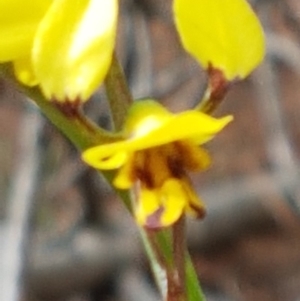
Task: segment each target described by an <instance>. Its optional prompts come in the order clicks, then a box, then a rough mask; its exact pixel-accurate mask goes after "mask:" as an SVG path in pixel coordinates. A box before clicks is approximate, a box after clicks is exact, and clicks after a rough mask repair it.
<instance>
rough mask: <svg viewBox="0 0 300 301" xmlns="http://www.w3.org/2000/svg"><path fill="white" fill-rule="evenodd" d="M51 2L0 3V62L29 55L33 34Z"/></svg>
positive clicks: (15, 0)
mask: <svg viewBox="0 0 300 301" xmlns="http://www.w3.org/2000/svg"><path fill="white" fill-rule="evenodd" d="M51 3H52V0H30V1H22V0H1V1H0V14H1V17H0V36H1V39H0V62H7V61H12V60H15V59H17V58H21V57H25V56H26V55H29V53H30V51H31V47H32V42H33V38H34V34H35V32H36V29H37V27H38V25H39V22H40V21H41V19H42V18H43V16H44V15H45V13H46V11H47V9H48V8H49V6H50V4H51Z"/></svg>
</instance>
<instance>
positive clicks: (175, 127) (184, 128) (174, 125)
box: [82, 104, 233, 169]
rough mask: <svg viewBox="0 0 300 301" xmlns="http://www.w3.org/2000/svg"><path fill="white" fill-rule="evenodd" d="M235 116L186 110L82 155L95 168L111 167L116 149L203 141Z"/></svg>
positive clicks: (133, 150) (123, 150)
mask: <svg viewBox="0 0 300 301" xmlns="http://www.w3.org/2000/svg"><path fill="white" fill-rule="evenodd" d="M157 105H158V106H159V104H157ZM149 114H150V115H151V112H149ZM232 119H233V118H232V116H226V117H223V118H220V119H216V118H214V117H211V116H209V115H206V114H204V113H202V112H198V111H186V112H183V113H180V114H178V115H172V116H171V117H169V118H168V121H165V122H164V123H163V124H162V125H161V126H160V127H155V128H154V129H153V130H151V131H148V132H145V134H144V136H138V137H132V138H131V139H128V140H125V141H120V142H115V143H110V144H104V145H100V146H95V147H92V148H90V149H88V150H86V151H85V152H84V153H83V155H82V158H83V160H84V161H85V162H87V163H88V164H89V165H91V166H93V167H95V168H98V169H111V168H112V165H110V166H108V167H106V166H107V165H106V161H107V160H109V158H110V157H112V158H113V157H114V156H115V155H116V154H117V153H120V152H128V153H133V152H135V151H139V150H143V149H148V148H152V147H155V146H160V145H163V144H167V143H171V142H174V141H180V140H191V141H192V142H193V143H195V144H203V143H205V142H207V141H209V140H210V139H212V138H213V137H214V136H215V135H216V134H217V133H218V132H220V131H221V130H222V129H223V128H224V127H225V126H226V125H227V124H228V123H229V122H230V121H231V120H232ZM115 168H117V166H116V167H115Z"/></svg>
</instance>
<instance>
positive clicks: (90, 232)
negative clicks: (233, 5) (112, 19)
mask: <svg viewBox="0 0 300 301" xmlns="http://www.w3.org/2000/svg"><path fill="white" fill-rule="evenodd" d="M121 4H122V8H121V16H120V22H119V33H120V35H119V38H118V54H119V57H120V59H121V61H122V64H123V66H124V70H125V72H126V75H127V78H128V81H129V83H130V86H131V89H132V92H133V95H134V97H135V98H140V97H147V96H151V97H153V98H157V99H159V100H160V101H161V102H163V103H164V104H165V105H166V106H168V107H169V108H170V109H171V110H172V111H174V112H177V111H180V110H183V109H187V108H191V107H192V106H193V105H194V104H195V103H196V102H197V100H198V99H199V98H200V96H201V94H202V93H203V89H204V87H205V83H206V77H205V74H204V72H203V71H202V70H201V69H200V67H199V66H198V65H197V64H196V63H195V61H194V60H193V59H192V58H191V57H189V55H187V54H186V53H185V52H184V51H183V50H182V48H181V46H180V43H179V40H178V36H177V34H176V32H175V30H174V25H173V21H172V14H171V10H170V7H171V1H169V0H165V1H156V0H135V1H134V0H122V1H121ZM251 4H252V5H253V6H254V8H255V10H256V11H257V13H258V15H259V18H260V19H261V21H262V24H263V27H264V29H265V33H266V38H267V55H266V58H265V61H264V63H263V64H262V65H261V66H260V67H259V68H258V69H257V70H256V71H255V72H254V73H253V74H252V75H251V76H250V77H249V78H247V80H245V81H243V82H241V83H238V84H236V85H235V86H234V87H233V88H232V90H231V91H230V92H229V94H228V95H227V97H226V101H225V102H224V103H223V104H222V106H221V107H220V108H219V109H218V111H217V112H216V115H217V116H222V115H224V114H233V115H234V116H235V121H234V122H233V123H232V124H231V125H230V126H228V128H226V130H225V131H223V132H222V133H221V134H220V135H219V136H218V137H217V138H216V139H215V140H214V141H212V142H210V143H209V144H208V145H207V148H208V149H209V150H210V152H211V154H212V156H213V159H214V163H213V165H212V167H211V168H210V170H209V171H207V172H205V173H202V174H200V175H195V176H194V177H193V180H194V182H195V185H196V187H197V189H198V191H199V194H200V195H201V196H202V198H203V199H204V200H205V201H206V203H207V206H208V215H207V218H206V219H205V220H204V221H201V222H199V221H190V223H189V229H188V230H189V231H188V239H189V245H190V249H191V252H192V254H193V259H194V261H195V264H196V266H197V271H198V274H199V278H200V280H201V282H202V285H203V288H204V291H205V293H206V295H207V300H208V301H221V300H223V301H228V300H238V301H242V300H245V301H289V300H291V301H294V300H300V194H299V192H300V191H299V185H300V183H299V166H300V165H299V155H300V138H299V137H300V136H299V134H300V2H299V1H297V0H256V1H251ZM208 26H209V24H208ZM242 30H243V29H242V28H241V31H242ZM249 47H251V41H249ZM0 93H1V95H0V96H1V98H0V300H1V301H2V300H3V301H15V300H19V299H18V296H22V297H21V299H22V300H24V301H31V300H32V301H41V300H49V301H50V300H51V301H65V300H66V301H98V300H101V301H102V300H103V301H106V300H116V301H127V300H128V301H135V300H137V301H138V300H146V301H148V300H149V301H152V300H159V297H158V295H157V292H156V290H155V286H154V285H153V282H152V278H151V273H150V271H149V266H148V263H147V259H146V258H145V255H144V253H143V249H142V246H141V244H140V242H139V237H138V233H137V231H136V229H135V226H134V223H133V222H132V221H131V219H130V217H129V216H128V214H127V213H126V211H125V209H124V208H123V206H122V204H121V203H120V202H119V201H118V199H117V198H116V196H115V195H114V193H113V192H112V191H111V190H110V189H109V187H107V185H106V184H105V182H104V181H103V180H102V179H100V178H99V176H98V175H97V174H96V172H94V171H93V170H91V169H89V168H87V167H86V166H84V164H83V163H82V162H81V160H80V156H79V154H78V152H77V151H76V150H75V149H74V148H73V147H72V146H71V145H70V144H69V143H68V141H66V140H65V138H64V137H62V136H61V134H60V133H59V132H58V131H57V130H56V129H55V128H54V127H53V126H52V125H51V124H49V122H48V121H47V120H45V119H44V117H43V116H41V115H40V114H39V113H38V110H37V109H36V108H35V107H34V105H33V104H32V103H31V102H30V101H29V100H27V99H25V97H24V96H22V95H20V94H19V93H18V92H17V91H15V89H14V87H12V86H11V85H10V83H8V82H7V81H5V80H1V82H0ZM85 110H86V112H87V114H88V115H89V116H91V118H93V119H94V120H95V121H97V122H98V123H99V124H101V125H103V126H106V127H109V117H108V116H107V106H106V103H105V96H104V95H103V93H102V90H101V89H100V90H99V93H97V94H96V95H95V96H94V97H93V99H92V100H91V101H90V102H89V103H88V104H87V105H86V107H85Z"/></svg>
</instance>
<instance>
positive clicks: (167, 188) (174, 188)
mask: <svg viewBox="0 0 300 301" xmlns="http://www.w3.org/2000/svg"><path fill="white" fill-rule="evenodd" d="M160 198H161V202H162V207H163V209H164V211H163V213H162V216H161V225H162V226H163V227H168V226H170V225H172V224H174V223H175V222H176V221H177V220H178V219H179V217H180V216H181V215H182V214H183V209H184V207H185V206H186V204H187V202H188V199H187V195H186V193H185V191H184V190H183V188H182V185H181V182H180V181H178V180H176V179H169V180H167V181H166V182H165V183H164V185H163V187H162V188H161V190H160Z"/></svg>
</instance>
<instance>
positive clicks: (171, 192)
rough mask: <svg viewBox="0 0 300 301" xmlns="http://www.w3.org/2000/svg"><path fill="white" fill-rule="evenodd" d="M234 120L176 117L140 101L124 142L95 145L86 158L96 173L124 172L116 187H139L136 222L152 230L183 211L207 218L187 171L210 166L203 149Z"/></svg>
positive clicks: (194, 114) (197, 115) (131, 114)
mask: <svg viewBox="0 0 300 301" xmlns="http://www.w3.org/2000/svg"><path fill="white" fill-rule="evenodd" d="M231 120H232V116H226V117H223V118H220V119H216V118H213V117H211V116H209V115H206V114H204V113H202V112H198V111H185V112H182V113H179V114H172V113H170V112H169V111H168V110H166V109H165V108H164V107H163V106H162V105H160V104H159V103H157V102H155V101H154V100H143V101H137V102H135V103H134V104H133V105H132V107H131V109H130V110H129V114H128V118H127V121H126V123H125V126H124V132H123V134H124V137H125V138H124V140H122V141H117V142H113V143H110V144H104V145H99V146H95V147H92V148H90V149H88V150H86V151H85V152H84V153H83V155H82V158H83V160H84V161H85V162H86V163H87V164H89V165H91V166H92V167H94V168H96V169H102V170H107V169H119V170H118V173H117V175H116V177H115V179H114V183H113V184H114V186H115V187H117V188H119V189H129V188H132V187H133V186H134V184H136V185H135V188H136V190H135V191H136V192H137V193H138V198H137V199H138V201H137V204H136V206H135V216H136V219H137V222H138V223H139V224H140V225H143V226H145V227H148V228H160V227H167V226H170V225H172V224H173V223H175V222H176V221H177V220H178V219H179V217H180V216H181V215H182V214H184V213H186V212H187V213H189V214H191V215H192V216H195V217H201V216H203V215H204V212H205V210H204V205H203V203H202V202H201V200H200V199H199V198H198V196H197V195H196V193H195V191H194V190H193V188H192V185H191V182H190V180H189V177H188V174H187V173H188V172H191V171H201V170H203V169H206V168H207V167H208V166H209V164H210V157H209V155H208V153H207V152H206V151H205V150H204V149H203V148H201V147H199V145H201V144H203V143H205V142H207V141H209V140H210V139H212V138H213V137H214V136H215V135H216V134H217V133H218V132H219V131H221V130H222V129H223V128H224V127H225V126H226V125H227V124H228V123H229V122H230V121H231Z"/></svg>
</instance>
